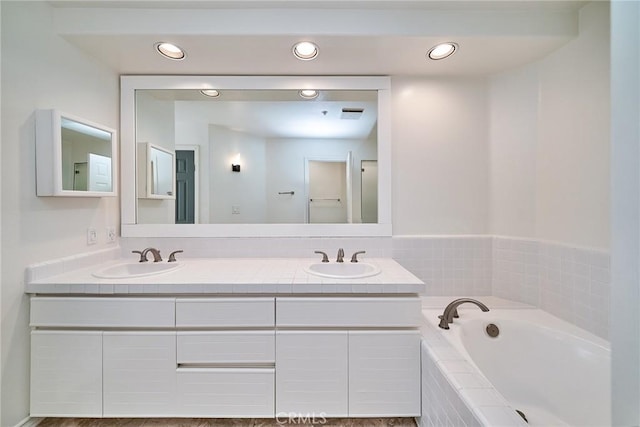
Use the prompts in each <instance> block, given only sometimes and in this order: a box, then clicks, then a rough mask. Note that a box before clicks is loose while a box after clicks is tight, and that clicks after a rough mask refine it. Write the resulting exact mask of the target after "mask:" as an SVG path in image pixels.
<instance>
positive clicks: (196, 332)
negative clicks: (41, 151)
mask: <svg viewBox="0 0 640 427" xmlns="http://www.w3.org/2000/svg"><path fill="white" fill-rule="evenodd" d="M316 261H317V260H311V259H187V260H186V261H179V262H180V265H179V268H176V269H174V270H173V271H169V272H163V273H160V274H155V275H147V276H142V277H132V278H121V279H103V278H97V277H95V276H94V273H95V272H96V271H100V270H102V271H104V270H105V268H109V267H110V266H112V265H116V264H117V263H118V262H121V261H111V262H110V263H107V264H103V265H99V266H95V265H93V266H89V267H85V268H82V269H78V270H72V271H67V272H63V273H61V274H56V275H54V276H49V277H40V276H43V274H41V273H39V272H38V271H36V270H34V271H32V272H29V271H28V272H27V273H28V281H27V282H28V283H27V292H28V293H29V294H31V317H30V322H31V327H32V333H31V345H32V350H31V416H62V417H65V416H69V417H71V416H73V417H252V418H253V417H265V418H273V417H275V416H278V414H280V415H282V414H292V413H293V414H303V415H306V414H311V415H313V414H315V415H316V416H324V417H378V416H394V417H395V416H418V415H420V332H419V330H418V327H419V325H420V323H421V308H420V300H419V298H418V296H417V294H418V292H420V291H421V290H422V287H423V286H424V284H423V283H422V282H421V281H420V280H419V279H417V278H416V277H415V276H413V275H411V274H410V273H409V272H407V271H406V270H404V269H403V268H402V267H401V266H400V265H399V264H397V263H396V262H395V261H393V260H391V259H375V260H371V261H368V262H370V263H371V264H372V265H375V266H376V267H378V268H379V269H380V271H381V272H380V273H379V274H376V275H375V276H371V277H366V278H361V279H335V278H333V279H330V278H322V277H317V276H314V275H313V274H310V273H308V266H309V265H310V264H312V263H314V262H316Z"/></svg>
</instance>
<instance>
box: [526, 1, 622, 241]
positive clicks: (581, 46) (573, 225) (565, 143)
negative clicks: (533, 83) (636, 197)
mask: <svg viewBox="0 0 640 427" xmlns="http://www.w3.org/2000/svg"><path fill="white" fill-rule="evenodd" d="M539 70H540V71H539V72H540V106H539V119H538V120H539V122H538V126H539V131H538V138H539V139H538V156H537V159H538V166H537V170H538V173H537V188H538V191H537V202H536V205H537V209H536V217H537V229H538V231H537V234H538V237H540V238H541V239H544V240H555V241H560V242H567V243H574V244H578V245H583V246H594V247H602V248H608V247H609V194H610V193H609V191H610V190H609V148H610V144H609V129H610V115H609V112H610V98H609V96H610V91H609V3H608V2H592V3H590V4H588V5H587V6H585V7H583V8H582V9H581V10H580V33H579V37H578V38H576V39H575V40H573V41H571V42H569V43H568V44H567V45H565V46H564V47H562V48H560V49H558V50H557V51H555V52H554V53H552V54H551V55H549V56H548V57H546V58H545V59H544V60H542V61H541V62H540V68H539Z"/></svg>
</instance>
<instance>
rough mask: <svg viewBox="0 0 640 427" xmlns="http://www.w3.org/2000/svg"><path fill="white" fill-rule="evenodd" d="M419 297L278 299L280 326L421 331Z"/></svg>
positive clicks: (278, 323) (277, 321) (277, 311)
mask: <svg viewBox="0 0 640 427" xmlns="http://www.w3.org/2000/svg"><path fill="white" fill-rule="evenodd" d="M420 323H421V305H420V298H418V297H400V298H383V297H365V298H295V297H293V298H277V299H276V325H277V326H305V327H306V326H326V327H369V326H371V327H417V326H420Z"/></svg>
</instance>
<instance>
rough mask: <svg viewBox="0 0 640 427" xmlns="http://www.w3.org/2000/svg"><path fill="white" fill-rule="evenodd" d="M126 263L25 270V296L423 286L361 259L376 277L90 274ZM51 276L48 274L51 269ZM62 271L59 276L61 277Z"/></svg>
mask: <svg viewBox="0 0 640 427" xmlns="http://www.w3.org/2000/svg"><path fill="white" fill-rule="evenodd" d="M132 261H133V262H135V260H132V259H130V258H126V259H116V260H112V261H109V262H104V263H99V264H94V265H91V266H85V267H83V268H79V269H71V270H70V269H69V263H67V264H66V265H67V267H66V268H62V269H59V271H57V272H56V273H58V274H53V275H45V274H42V269H40V270H38V268H37V267H33V268H31V270H29V269H27V280H26V292H27V293H38V294H118V295H119V294H145V295H149V294H282V293H284V294H298V293H304V294H309V293H317V294H328V293H331V294H389V293H394V294H415V293H419V292H422V291H423V290H424V286H425V285H424V283H423V282H422V281H421V280H420V279H418V278H417V277H416V276H414V275H413V274H411V273H410V272H409V271H407V270H406V269H405V268H403V267H402V266H401V265H400V264H398V263H397V262H396V261H394V260H393V259H390V258H372V259H364V260H363V262H366V263H369V264H373V265H376V266H378V267H379V268H380V270H381V272H380V273H379V274H377V275H375V276H371V277H365V278H361V279H329V278H323V277H318V276H315V275H313V274H310V273H307V272H306V271H305V269H306V268H307V267H308V266H309V265H311V264H314V263H317V262H318V259H317V258H184V259H181V260H179V261H178V262H179V264H180V268H178V269H176V270H172V271H169V272H165V273H161V274H155V275H152V276H143V277H133V278H125V279H101V278H97V277H95V276H93V274H92V273H94V272H96V271H99V270H101V269H104V268H106V267H109V266H110V265H115V264H119V263H122V262H132ZM50 270H51V269H50ZM60 271H62V272H60Z"/></svg>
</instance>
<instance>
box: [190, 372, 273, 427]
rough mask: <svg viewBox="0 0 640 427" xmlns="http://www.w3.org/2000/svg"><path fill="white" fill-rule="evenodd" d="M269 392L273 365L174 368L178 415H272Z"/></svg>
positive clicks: (221, 416) (271, 386)
mask: <svg viewBox="0 0 640 427" xmlns="http://www.w3.org/2000/svg"><path fill="white" fill-rule="evenodd" d="M273 396H274V374H273V368H178V404H179V406H180V411H181V413H182V416H186V417H215V418H251V417H256V418H272V417H273V409H274V398H273ZM229 425H231V424H229ZM236 425H241V424H240V423H238V424H236Z"/></svg>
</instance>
